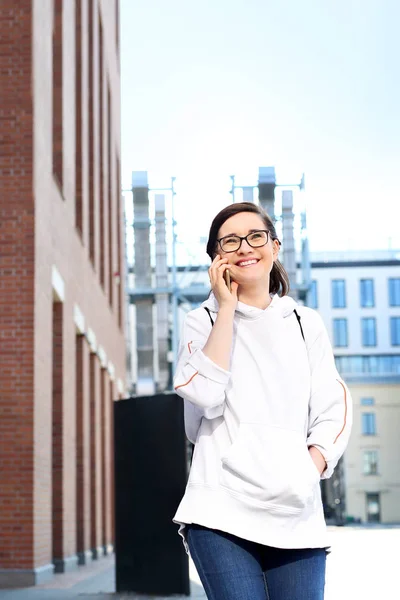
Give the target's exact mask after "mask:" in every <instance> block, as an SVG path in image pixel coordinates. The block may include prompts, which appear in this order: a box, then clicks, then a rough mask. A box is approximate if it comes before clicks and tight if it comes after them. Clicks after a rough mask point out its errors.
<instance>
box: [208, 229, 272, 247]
mask: <svg viewBox="0 0 400 600" xmlns="http://www.w3.org/2000/svg"><path fill="white" fill-rule="evenodd" d="M268 236H269V231H268V230H267V229H259V230H257V231H252V232H251V233H248V234H247V235H244V236H243V237H241V236H240V235H227V236H225V237H222V238H220V239H219V240H217V242H218V244H219V245H220V246H221V250H222V251H223V252H237V251H238V250H239V248H240V246H241V245H242V242H243V240H246V242H247V243H248V245H249V246H251V247H252V248H261V246H265V244H267V242H268Z"/></svg>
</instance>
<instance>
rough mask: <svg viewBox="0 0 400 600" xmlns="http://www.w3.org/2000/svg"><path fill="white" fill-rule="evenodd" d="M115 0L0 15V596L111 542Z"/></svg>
mask: <svg viewBox="0 0 400 600" xmlns="http://www.w3.org/2000/svg"><path fill="white" fill-rule="evenodd" d="M118 11H119V2H118V0H64V1H63V0H2V2H1V6H0V33H1V36H0V37H1V51H0V61H1V69H0V95H1V97H0V114H1V132H0V136H1V140H0V141H1V156H0V161H1V163H0V540H1V544H0V587H13V586H25V585H35V584H36V583H38V582H41V581H43V580H45V579H47V578H50V577H52V575H53V572H54V569H55V570H56V571H61V572H62V571H65V570H68V569H71V568H74V567H75V566H76V565H77V564H78V563H80V564H85V563H86V562H87V561H89V560H92V559H96V558H99V556H101V555H103V554H104V553H107V552H109V551H110V549H111V548H112V544H113V519H112V514H113V510H112V501H113V500H112V478H113V472H112V402H113V400H116V399H118V398H119V397H122V396H123V395H125V389H126V371H125V363H126V358H125V357H126V344H125V336H124V318H125V317H124V313H125V311H124V294H123V286H122V282H123V277H124V273H123V271H124V265H123V257H124V248H123V246H124V228H123V208H122V201H121V197H120V174H119V172H120V72H119V41H118V27H119V25H118V20H119V17H118Z"/></svg>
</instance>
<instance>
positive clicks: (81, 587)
mask: <svg viewBox="0 0 400 600" xmlns="http://www.w3.org/2000/svg"><path fill="white" fill-rule="evenodd" d="M114 564H115V557H114V555H111V556H107V557H104V558H101V559H100V560H98V561H94V562H93V563H92V564H90V565H88V566H85V567H78V569H77V570H76V571H72V572H71V573H65V574H62V575H55V576H54V578H53V579H52V580H51V581H49V582H48V583H44V584H42V585H38V586H36V587H31V588H22V589H15V590H0V600H71V599H72V598H76V599H77V600H188V599H189V598H190V599H193V600H200V599H205V598H206V595H205V593H204V591H203V588H202V587H201V585H200V582H199V580H198V577H197V573H196V571H195V569H194V567H193V565H192V564H191V565H190V580H191V581H190V586H191V596H190V597H188V596H169V597H168V598H160V597H157V598H156V597H155V596H143V595H136V594H125V593H124V594H116V593H115V572H114Z"/></svg>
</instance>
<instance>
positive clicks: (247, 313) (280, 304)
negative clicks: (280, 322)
mask: <svg viewBox="0 0 400 600" xmlns="http://www.w3.org/2000/svg"><path fill="white" fill-rule="evenodd" d="M201 306H202V307H204V308H208V309H209V310H210V311H211V312H213V313H217V312H218V310H219V305H218V301H217V299H216V297H215V296H214V294H213V292H211V294H210V296H209V297H208V298H207V300H206V301H205V302H203V303H202V305H201ZM297 306H298V303H297V302H296V301H295V300H293V298H291V297H290V296H282V297H280V296H278V294H274V295H273V296H272V301H271V304H270V305H269V306H267V308H265V309H262V308H257V307H256V306H250V305H249V304H244V302H240V301H239V302H238V303H237V307H236V311H235V312H236V314H237V315H239V316H240V317H243V318H246V319H257V318H259V317H261V316H262V315H263V314H264V313H265V312H266V311H267V310H268V311H269V310H272V309H273V310H276V311H277V313H278V314H279V315H281V316H282V317H288V316H290V315H291V314H292V313H293V311H294V310H295V308H296V307H297Z"/></svg>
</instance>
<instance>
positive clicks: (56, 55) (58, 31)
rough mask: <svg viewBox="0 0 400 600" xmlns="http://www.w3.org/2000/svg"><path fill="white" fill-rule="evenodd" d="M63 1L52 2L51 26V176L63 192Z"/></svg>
mask: <svg viewBox="0 0 400 600" xmlns="http://www.w3.org/2000/svg"><path fill="white" fill-rule="evenodd" d="M63 146H64V140H63V0H55V2H54V24H53V174H54V176H55V179H56V181H57V185H58V186H59V188H60V192H61V195H62V191H63Z"/></svg>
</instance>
